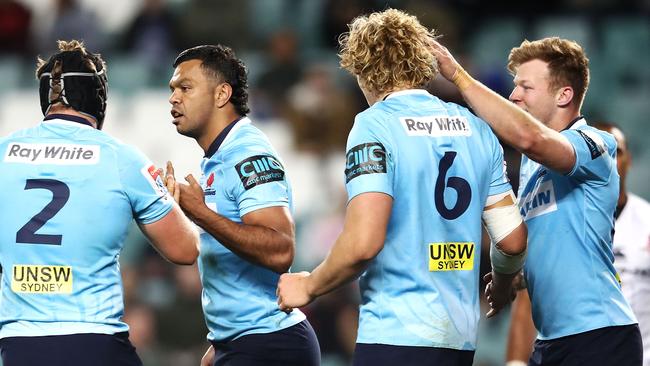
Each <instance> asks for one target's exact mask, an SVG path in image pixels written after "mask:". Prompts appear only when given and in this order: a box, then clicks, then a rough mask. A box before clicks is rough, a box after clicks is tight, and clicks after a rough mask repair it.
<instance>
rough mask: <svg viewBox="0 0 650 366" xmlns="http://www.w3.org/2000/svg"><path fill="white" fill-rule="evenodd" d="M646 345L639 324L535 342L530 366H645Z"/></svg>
mask: <svg viewBox="0 0 650 366" xmlns="http://www.w3.org/2000/svg"><path fill="white" fill-rule="evenodd" d="M642 362H643V345H642V344H641V332H640V331H639V326H638V325H636V324H632V325H623V326H617V327H606V328H600V329H595V330H590V331H588V332H584V333H579V334H574V335H571V336H567V337H562V338H557V339H551V340H546V341H540V340H537V341H535V348H534V349H533V354H532V355H531V356H530V361H528V365H529V366H542V365H549V366H550V365H558V366H560V365H561V366H573V365H585V366H586V365H613V366H641V364H642Z"/></svg>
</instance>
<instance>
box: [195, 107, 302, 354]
mask: <svg viewBox="0 0 650 366" xmlns="http://www.w3.org/2000/svg"><path fill="white" fill-rule="evenodd" d="M206 155H207V156H206V157H205V158H204V159H203V161H202V163H201V168H202V170H203V175H202V177H201V179H200V183H201V187H203V191H204V194H205V202H206V204H207V205H208V207H210V208H211V209H212V210H214V211H215V212H217V213H219V214H220V215H222V216H224V217H226V218H228V219H229V220H232V221H235V222H241V221H242V220H241V217H242V216H244V215H246V214H247V213H249V212H253V211H255V210H259V209H262V208H266V207H273V206H286V207H289V209H291V210H293V206H292V197H291V185H290V184H289V180H288V179H287V177H286V175H285V172H284V167H283V164H282V162H281V161H280V158H279V157H278V154H277V153H276V152H275V150H274V149H273V147H272V146H271V143H270V142H269V141H268V139H267V138H266V136H265V135H264V134H263V133H262V132H261V131H260V130H259V129H257V128H256V127H254V126H253V125H252V124H251V122H250V120H249V119H248V118H242V119H240V120H238V121H235V122H233V123H232V124H230V125H229V126H228V127H227V128H226V129H225V130H224V131H222V133H221V134H220V135H219V136H218V137H217V138H216V139H215V141H214V143H213V144H212V146H211V147H210V149H208V153H207V154H206ZM199 271H200V274H201V282H202V283H203V294H202V304H203V314H204V315H205V319H206V323H207V326H208V330H209V331H210V333H209V334H208V339H209V340H211V341H217V342H224V341H230V340H233V339H235V338H238V337H241V336H243V335H247V334H253V333H271V332H275V331H278V330H281V329H284V328H288V327H290V326H292V325H295V324H297V323H299V322H301V321H303V320H305V315H304V314H303V313H302V312H300V310H298V309H295V310H293V312H291V313H290V314H286V313H284V312H282V311H280V309H279V308H278V304H277V297H276V295H275V289H276V287H277V283H278V279H279V277H280V275H279V274H277V273H275V272H273V271H272V270H270V269H267V268H265V267H262V266H259V265H257V264H253V263H251V262H249V261H247V260H245V259H242V258H240V257H239V256H238V255H236V254H234V253H233V252H231V251H230V250H229V249H228V248H226V247H224V246H223V245H222V244H221V243H219V241H218V240H216V239H215V238H214V237H213V236H212V235H210V234H208V233H206V232H203V231H202V232H201V254H200V256H199Z"/></svg>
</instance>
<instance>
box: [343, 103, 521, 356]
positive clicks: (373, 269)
mask: <svg viewBox="0 0 650 366" xmlns="http://www.w3.org/2000/svg"><path fill="white" fill-rule="evenodd" d="M346 187H347V191H348V197H349V200H352V199H353V198H354V197H355V196H357V195H359V194H362V193H365V192H383V193H386V194H388V195H390V196H392V197H393V208H392V212H391V217H390V221H389V223H388V231H387V235H386V242H385V244H384V248H383V250H382V251H381V252H380V253H379V254H378V255H377V257H376V258H375V259H374V260H372V261H371V263H370V265H369V266H368V268H367V270H366V271H365V273H364V274H363V275H362V276H361V278H360V287H361V297H362V303H361V309H360V318H359V332H358V337H357V342H358V343H379V344H389V345H402V346H428V347H443V348H452V349H460V350H474V349H475V348H476V337H477V326H478V320H479V298H478V296H479V294H478V280H479V278H478V277H479V265H480V257H481V256H480V249H481V214H482V212H483V208H484V207H485V202H486V199H487V197H488V196H489V195H495V194H499V193H503V192H506V191H508V190H510V189H511V187H510V183H509V182H508V180H507V177H506V176H505V163H504V160H503V150H502V148H501V146H500V145H499V142H498V140H497V138H496V137H495V136H494V134H493V133H492V132H491V130H490V128H489V127H488V125H487V124H486V123H485V122H483V121H481V120H480V119H479V118H478V117H476V116H474V115H473V114H471V113H470V112H469V111H468V110H467V109H465V108H463V107H461V106H458V105H456V104H453V103H445V102H443V101H441V100H440V99H438V98H436V97H434V96H432V95H431V94H429V93H427V92H426V91H424V90H406V91H400V92H396V93H392V94H390V95H389V96H388V98H386V100H384V101H381V102H378V103H376V104H374V105H373V106H372V107H370V108H368V109H367V110H366V111H364V112H362V113H360V114H359V115H357V118H356V120H355V123H354V127H353V128H352V131H351V132H350V135H349V137H348V142H347V164H346Z"/></svg>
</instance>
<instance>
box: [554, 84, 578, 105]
mask: <svg viewBox="0 0 650 366" xmlns="http://www.w3.org/2000/svg"><path fill="white" fill-rule="evenodd" d="M573 95H574V94H573V88H571V87H570V86H563V87H561V88H560V89H558V91H557V93H556V94H555V100H556V103H557V105H558V106H559V107H566V106H567V105H568V104H569V103H571V101H572V100H573Z"/></svg>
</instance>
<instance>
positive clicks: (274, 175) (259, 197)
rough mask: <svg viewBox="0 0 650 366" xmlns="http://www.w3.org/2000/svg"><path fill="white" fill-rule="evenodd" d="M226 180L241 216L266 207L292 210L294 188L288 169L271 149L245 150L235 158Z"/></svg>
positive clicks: (232, 158)
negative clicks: (290, 182) (290, 181)
mask: <svg viewBox="0 0 650 366" xmlns="http://www.w3.org/2000/svg"><path fill="white" fill-rule="evenodd" d="M229 160H232V166H233V167H232V168H228V169H230V172H229V173H228V174H226V179H228V181H229V183H228V184H230V185H231V187H232V192H233V195H234V198H235V200H236V202H237V206H238V208H239V214H240V216H244V215H246V214H247V213H249V212H252V211H255V210H259V209H262V208H266V207H275V206H284V207H289V206H290V204H289V197H290V195H291V193H290V190H291V188H290V186H289V182H288V180H287V176H286V174H285V168H284V165H283V164H282V162H281V161H280V159H279V158H278V157H277V154H276V153H275V152H273V151H271V150H270V149H259V148H256V149H244V150H242V151H240V152H238V153H237V154H235V155H234V156H233V157H231V158H229Z"/></svg>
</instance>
